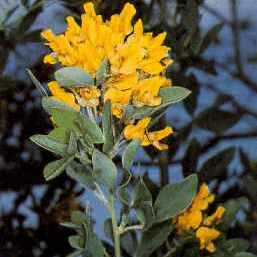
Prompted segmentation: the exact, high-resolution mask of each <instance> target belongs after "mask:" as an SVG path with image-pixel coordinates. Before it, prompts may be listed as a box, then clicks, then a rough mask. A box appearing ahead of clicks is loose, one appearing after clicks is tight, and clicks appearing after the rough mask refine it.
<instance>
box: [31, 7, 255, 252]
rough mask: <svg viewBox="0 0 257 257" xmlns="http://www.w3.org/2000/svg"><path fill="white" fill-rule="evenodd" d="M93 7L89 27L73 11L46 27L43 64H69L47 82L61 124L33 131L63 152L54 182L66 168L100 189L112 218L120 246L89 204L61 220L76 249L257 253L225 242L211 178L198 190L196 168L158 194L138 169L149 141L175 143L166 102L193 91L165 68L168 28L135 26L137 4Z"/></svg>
mask: <svg viewBox="0 0 257 257" xmlns="http://www.w3.org/2000/svg"><path fill="white" fill-rule="evenodd" d="M84 9H85V14H83V15H82V16H81V25H79V24H78V23H77V22H76V21H75V20H74V19H73V18H72V17H68V18H67V23H68V26H67V30H66V31H65V33H64V34H61V35H54V33H53V32H52V31H51V30H49V29H48V30H45V31H43V32H42V36H43V38H45V40H46V44H47V45H48V46H49V47H50V49H51V50H52V52H51V53H50V54H48V55H46V56H45V58H44V62H45V63H46V64H50V65H53V64H57V65H56V67H60V66H61V68H60V69H58V70H57V71H56V72H55V80H54V81H51V82H49V83H48V89H49V91H50V93H51V96H48V94H47V95H46V96H45V97H44V98H43V99H42V106H43V108H44V109H45V110H46V111H47V113H48V114H49V116H50V118H51V120H52V123H53V130H52V131H51V132H50V133H49V134H48V135H34V136H32V137H31V140H32V141H33V142H35V143H36V144H38V145H40V146H41V147H43V148H45V149H47V150H49V151H51V152H53V153H54V154H56V155H57V156H58V157H59V159H58V160H56V161H53V162H50V163H48V164H47V165H46V167H45V169H44V171H43V173H44V177H45V179H46V180H47V181H48V180H51V179H54V178H56V177H57V176H59V175H61V174H62V173H63V172H65V171H66V174H67V175H68V176H70V177H71V178H72V179H74V180H76V181H78V182H79V183H80V184H81V185H82V186H83V187H85V188H86V189H87V190H91V191H92V192H93V193H94V194H95V196H96V197H97V198H98V199H99V200H100V201H101V202H102V203H103V206H104V207H106V209H107V210H108V211H109V213H110V216H111V219H110V220H107V221H106V229H107V230H108V229H109V234H110V238H111V239H112V241H113V250H112V249H110V247H106V244H105V245H104V244H103V242H102V241H101V240H100V239H99V238H98V236H97V235H96V233H95V232H94V230H93V223H92V217H91V215H90V208H89V206H87V207H86V208H85V209H86V210H85V212H81V211H74V212H72V213H71V221H67V222H64V223H62V225H63V226H66V227H69V228H71V229H74V231H75V232H76V235H73V236H70V237H69V243H70V245H71V246H72V247H73V248H74V252H73V253H71V255H70V257H71V256H74V257H75V256H90V257H91V256H92V257H101V256H115V257H121V256H137V257H147V256H166V257H168V256H202V255H207V256H209V255H210V254H214V256H215V254H217V255H216V256H235V257H240V256H241V257H243V256H252V255H251V254H249V253H246V252H245V251H246V250H247V248H248V245H247V242H245V241H244V240H241V239H236V240H226V234H225V229H223V228H222V219H223V217H224V215H225V214H226V209H225V208H224V207H221V206H220V207H218V208H217V209H216V210H215V211H214V212H213V214H211V215H209V214H208V207H209V205H210V204H211V203H212V202H213V201H214V198H215V197H214V195H212V194H210V192H209V189H208V186H207V185H206V184H203V185H201V187H200V189H199V192H198V178H197V175H196V174H193V175H190V176H188V177H187V178H185V179H183V180H181V181H180V182H178V183H173V184H168V185H166V186H164V187H163V188H161V190H160V191H159V192H157V193H155V194H153V193H152V191H151V190H150V189H149V188H148V186H147V183H146V182H145V180H144V178H143V177H139V178H138V177H136V176H134V175H133V172H131V171H132V169H133V167H134V159H135V157H136V154H137V151H138V149H139V148H140V147H141V146H142V147H147V146H150V145H152V146H153V147H155V148H156V149H158V150H160V151H161V150H166V149H167V148H168V145H167V144H165V143H163V142H160V141H161V140H164V139H165V138H166V137H168V136H170V135H171V134H172V133H173V130H172V128H171V127H166V128H163V129H162V130H159V131H154V130H153V129H152V127H153V125H154V124H155V123H156V122H158V119H159V118H160V117H161V116H162V115H163V113H164V112H165V110H166V109H167V107H169V106H171V105H172V104H175V103H177V102H179V101H181V100H183V99H184V98H186V97H187V96H188V95H189V93H190V92H189V90H187V89H185V88H182V87H176V86H172V83H171V81H170V80H168V79H167V78H166V76H165V71H166V69H167V67H168V66H169V65H170V64H171V63H172V61H171V59H170V58H169V55H168V51H169V48H168V47H166V46H164V45H163V44H164V40H165V36H166V34H165V33H161V34H159V35H157V36H153V34H152V33H144V30H143V24H142V21H141V20H140V19H139V20H138V21H136V22H135V24H134V25H132V19H133V17H134V15H135V13H136V10H135V8H134V6H133V5H132V4H129V3H127V4H126V5H125V6H124V8H123V10H122V11H121V13H120V14H119V15H117V14H116V15H113V16H112V17H111V18H110V19H109V20H107V21H104V20H103V18H102V17H101V16H100V15H97V14H96V13H95V10H94V7H93V4H92V3H87V4H85V5H84ZM30 75H31V77H32V79H33V81H34V82H35V83H36V84H37V85H40V83H39V82H38V81H37V80H36V78H35V77H34V76H33V75H32V74H30ZM120 158H121V162H122V168H119V166H118V163H119V159H120ZM197 192H198V193H197ZM116 203H119V205H120V206H121V207H122V208H121V212H120V213H119V212H117V210H116V208H115V206H116Z"/></svg>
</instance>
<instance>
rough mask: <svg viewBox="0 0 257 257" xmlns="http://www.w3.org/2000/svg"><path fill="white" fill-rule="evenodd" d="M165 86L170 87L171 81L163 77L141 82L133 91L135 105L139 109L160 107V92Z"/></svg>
mask: <svg viewBox="0 0 257 257" xmlns="http://www.w3.org/2000/svg"><path fill="white" fill-rule="evenodd" d="M165 86H170V81H169V80H167V79H166V78H164V77H161V76H155V77H151V78H148V79H143V80H141V81H139V83H138V84H137V85H136V87H135V89H134V90H133V104H134V105H135V106H137V107H141V106H144V105H148V106H158V105H160V104H161V97H160V96H158V94H159V90H160V88H161V87H165Z"/></svg>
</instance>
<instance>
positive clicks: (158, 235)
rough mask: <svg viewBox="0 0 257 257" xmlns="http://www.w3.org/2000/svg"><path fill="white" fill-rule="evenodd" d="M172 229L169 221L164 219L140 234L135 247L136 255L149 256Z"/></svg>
mask: <svg viewBox="0 0 257 257" xmlns="http://www.w3.org/2000/svg"><path fill="white" fill-rule="evenodd" d="M172 230H173V228H172V224H171V222H170V221H166V222H164V223H161V224H157V225H155V226H153V227H151V228H149V229H148V230H147V231H145V232H144V233H143V235H142V238H141V241H140V243H139V245H138V248H137V253H136V257H148V256H150V255H151V254H152V253H153V252H154V251H155V250H156V249H157V248H159V247H160V246H161V245H162V244H163V243H164V242H165V241H166V240H167V238H168V236H169V234H170V233H171V232H172Z"/></svg>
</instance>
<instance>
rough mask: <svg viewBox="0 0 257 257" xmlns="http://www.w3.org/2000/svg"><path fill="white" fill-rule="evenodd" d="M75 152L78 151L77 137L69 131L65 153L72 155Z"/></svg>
mask: <svg viewBox="0 0 257 257" xmlns="http://www.w3.org/2000/svg"><path fill="white" fill-rule="evenodd" d="M77 151H78V145H77V137H76V134H75V133H74V132H73V131H71V132H70V139H69V144H68V147H67V153H68V154H69V155H74V154H75V153H76V152H77Z"/></svg>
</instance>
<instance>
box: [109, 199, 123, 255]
mask: <svg viewBox="0 0 257 257" xmlns="http://www.w3.org/2000/svg"><path fill="white" fill-rule="evenodd" d="M109 211H110V213H111V217H112V230H113V238H114V251H115V257H121V251H120V233H119V227H118V224H117V219H116V213H115V207H114V196H113V195H111V196H110V200H109Z"/></svg>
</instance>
